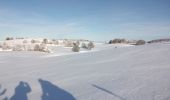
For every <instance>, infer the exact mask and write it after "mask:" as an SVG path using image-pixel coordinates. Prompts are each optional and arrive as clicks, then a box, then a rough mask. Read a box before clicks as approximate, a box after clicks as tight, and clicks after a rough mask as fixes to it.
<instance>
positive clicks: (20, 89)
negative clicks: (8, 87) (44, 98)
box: [10, 81, 31, 100]
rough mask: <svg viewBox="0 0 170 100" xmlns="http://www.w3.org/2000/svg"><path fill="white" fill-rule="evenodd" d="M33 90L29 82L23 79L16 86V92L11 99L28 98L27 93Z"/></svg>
mask: <svg viewBox="0 0 170 100" xmlns="http://www.w3.org/2000/svg"><path fill="white" fill-rule="evenodd" d="M29 92H31V87H30V86H29V84H28V83H26V82H23V81H21V82H20V83H19V85H18V86H17V87H16V88H15V94H14V95H13V96H12V97H11V98H10V100H28V97H27V94H28V93H29Z"/></svg>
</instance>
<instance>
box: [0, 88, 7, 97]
mask: <svg viewBox="0 0 170 100" xmlns="http://www.w3.org/2000/svg"><path fill="white" fill-rule="evenodd" d="M6 91H7V89H3V90H2V89H1V85H0V96H2V95H4V94H5V92H6Z"/></svg>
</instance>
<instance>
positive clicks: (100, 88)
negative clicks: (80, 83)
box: [92, 84, 126, 100]
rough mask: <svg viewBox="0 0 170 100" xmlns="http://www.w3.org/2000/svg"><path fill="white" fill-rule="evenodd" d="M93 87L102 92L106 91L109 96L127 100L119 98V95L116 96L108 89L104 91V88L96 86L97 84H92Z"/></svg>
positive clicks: (123, 99)
mask: <svg viewBox="0 0 170 100" xmlns="http://www.w3.org/2000/svg"><path fill="white" fill-rule="evenodd" d="M92 86H93V87H95V88H97V89H99V90H102V91H104V92H106V93H109V94H111V95H113V96H115V97H117V98H119V99H120V100H126V99H125V98H123V97H121V96H119V95H117V94H115V93H113V92H111V91H109V90H107V89H104V88H102V87H100V86H97V85H95V84H92Z"/></svg>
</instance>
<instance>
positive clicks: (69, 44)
mask: <svg viewBox="0 0 170 100" xmlns="http://www.w3.org/2000/svg"><path fill="white" fill-rule="evenodd" d="M64 45H65V47H73V46H74V44H73V42H71V41H65V42H64Z"/></svg>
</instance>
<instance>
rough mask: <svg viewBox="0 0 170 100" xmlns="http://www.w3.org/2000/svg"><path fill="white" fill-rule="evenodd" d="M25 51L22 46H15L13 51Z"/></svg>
mask: <svg viewBox="0 0 170 100" xmlns="http://www.w3.org/2000/svg"><path fill="white" fill-rule="evenodd" d="M23 50H24V47H23V46H22V45H19V44H18V45H15V46H14V47H13V48H12V51H23Z"/></svg>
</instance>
